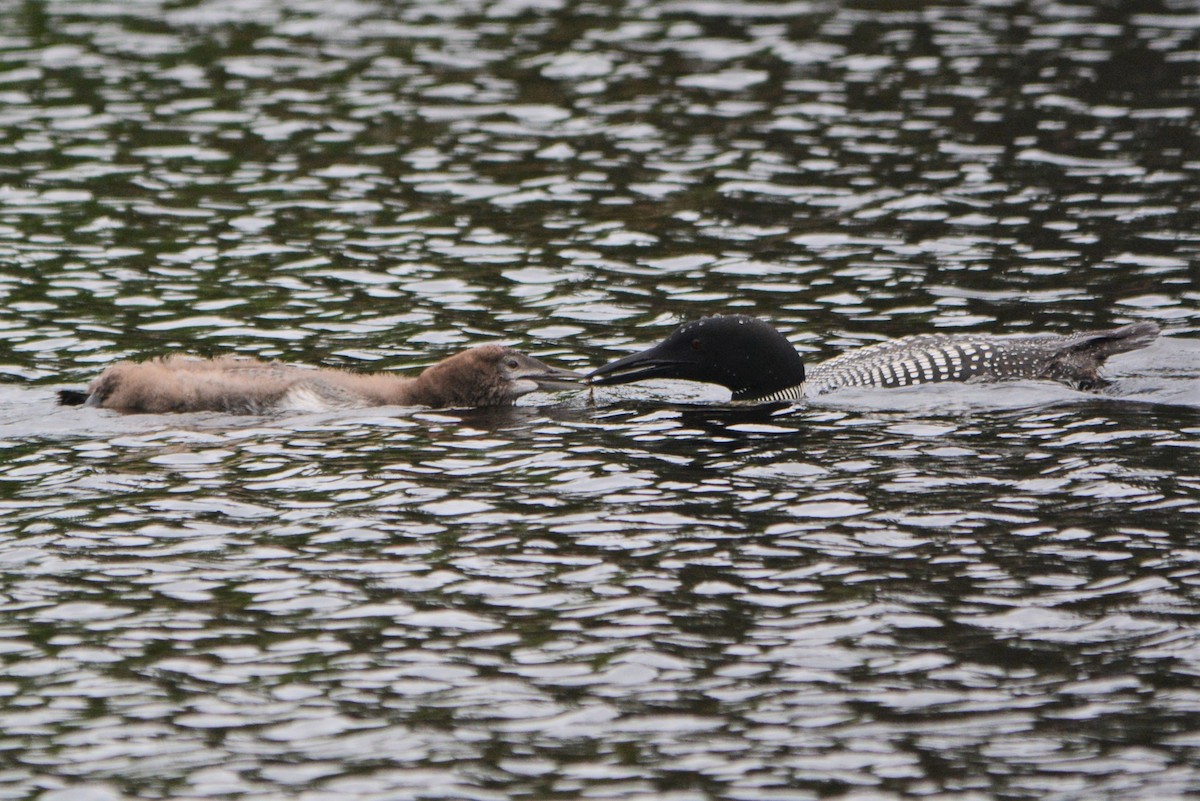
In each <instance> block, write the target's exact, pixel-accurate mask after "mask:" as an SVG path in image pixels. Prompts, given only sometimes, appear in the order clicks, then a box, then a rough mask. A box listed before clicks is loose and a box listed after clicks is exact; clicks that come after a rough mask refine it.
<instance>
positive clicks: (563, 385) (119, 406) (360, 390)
mask: <svg viewBox="0 0 1200 801" xmlns="http://www.w3.org/2000/svg"><path fill="white" fill-rule="evenodd" d="M582 381H583V376H581V375H580V374H578V373H575V372H572V371H570V370H560V369H559V368H557V367H551V366H549V365H547V364H543V363H542V362H540V361H538V360H537V359H534V358H533V357H531V356H526V355H525V354H523V353H519V352H517V351H515V350H513V349H511V348H503V347H500V346H498V345H483V346H480V347H476V348H471V349H469V350H465V351H462V352H461V353H457V354H455V355H453V356H451V357H449V358H447V359H443V360H442V361H440V362H438V363H437V364H435V365H433V366H432V367H429V368H428V369H426V370H425V371H424V372H422V373H421V374H420V375H418V376H416V377H415V378H413V377H403V376H397V375H390V374H386V373H373V374H367V373H350V372H346V371H344V370H334V369H310V368H307V367H297V366H294V365H288V364H281V363H280V362H263V361H259V360H257V359H247V358H237V357H233V356H224V357H221V358H217V359H197V358H193V357H188V356H169V357H167V358H163V359H153V360H151V361H148V362H141V363H137V362H118V363H116V364H114V365H112V366H111V367H109V368H108V369H106V370H105V371H104V372H103V373H101V374H100V376H99V377H98V378H96V379H95V380H94V381H92V383H91V384H90V385H89V386H88V388H87V391H86V392H81V391H79V390H69V389H68V390H61V391H60V392H59V402H60V403H62V404H65V405H68V406H78V405H81V404H86V405H88V406H100V407H102V408H105V409H114V410H116V411H119V412H126V413H138V412H142V413H151V414H161V413H164V412H203V411H214V412H227V413H229V414H268V413H272V412H283V411H324V410H329V409H349V408H359V407H366V406H432V407H435V408H448V407H464V406H507V405H509V404H511V403H512V402H513V401H515V400H516V399H517V398H519V397H520V396H522V395H527V394H529V393H530V392H533V391H535V390H539V389H548V390H553V389H568V388H572V387H577V386H579V384H580V383H581V382H582Z"/></svg>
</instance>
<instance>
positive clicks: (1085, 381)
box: [588, 314, 1158, 401]
mask: <svg viewBox="0 0 1200 801" xmlns="http://www.w3.org/2000/svg"><path fill="white" fill-rule="evenodd" d="M1157 336H1158V326H1157V325H1155V324H1154V323H1149V322H1143V323H1133V324H1132V325H1126V326H1122V327H1120V328H1112V329H1108V330H1105V331H1088V332H1084V333H1079V334H1067V335H1059V334H1009V335H1005V336H987V335H982V334H917V335H914V336H907V337H901V338H900V339H893V340H889V341H887V342H881V343H879V344H877V345H870V346H868V347H865V348H858V349H856V350H852V351H847V352H846V353H843V354H841V355H840V356H837V357H835V358H832V359H830V360H828V361H825V362H822V363H820V364H818V365H816V366H814V367H813V368H812V369H811V370H810V371H808V373H807V376H806V374H805V369H804V362H803V361H802V360H801V358H800V354H799V353H797V352H796V349H795V348H794V347H792V344H791V343H790V342H788V341H787V339H785V338H784V336H783V335H782V334H780V333H779V332H778V331H776V330H775V329H774V328H772V327H771V326H770V325H768V324H766V323H764V322H763V321H762V320H758V319H755V318H753V317H747V316H745V315H742V314H733V315H716V316H714V317H705V318H702V319H700V320H694V321H692V322H690V323H685V324H684V325H682V326H680V327H679V328H678V329H676V330H675V332H674V333H672V334H671V335H670V336H668V337H667V338H666V339H664V340H663V341H662V342H660V343H659V344H657V345H655V346H654V347H652V348H649V349H647V350H644V351H641V352H640V353H634V354H631V355H629V356H626V357H624V358H623V359H618V360H616V361H615V362H612V363H611V364H607V365H605V366H604V367H601V368H600V369H599V370H596V371H595V372H593V373H592V374H591V376H589V377H588V381H589V382H590V383H592V384H628V383H630V382H632V381H640V380H642V379H644V378H683V379H688V380H691V381H702V382H705V383H709V384H720V385H722V386H724V387H728V388H729V389H730V390H732V391H733V400H735V401H747V400H752V401H785V400H799V399H800V398H803V397H806V396H813V395H821V394H823V393H826V392H831V391H833V390H837V389H842V388H844V387H906V386H911V385H913V384H927V383H932V382H936V381H970V382H982V381H1003V380H1006V379H1020V378H1042V379H1050V380H1054V381H1060V382H1062V383H1064V384H1067V385H1069V386H1072V387H1075V388H1077V389H1098V388H1100V387H1103V386H1105V385H1106V383H1107V382H1106V381H1105V380H1104V379H1103V378H1101V377H1100V373H1099V370H1100V367H1101V365H1103V364H1104V362H1105V360H1106V359H1107V358H1108V357H1109V356H1112V355H1113V354H1114V353H1124V352H1125V351H1130V350H1137V349H1138V348H1144V347H1146V346H1147V345H1149V344H1150V343H1151V342H1153V341H1154V339H1155V337H1157ZM806 378H807V380H806Z"/></svg>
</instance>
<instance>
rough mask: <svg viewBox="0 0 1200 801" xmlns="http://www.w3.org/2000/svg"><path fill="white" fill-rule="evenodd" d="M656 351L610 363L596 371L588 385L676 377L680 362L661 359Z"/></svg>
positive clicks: (644, 351) (652, 350)
mask: <svg viewBox="0 0 1200 801" xmlns="http://www.w3.org/2000/svg"><path fill="white" fill-rule="evenodd" d="M656 350H657V348H650V349H649V350H643V351H641V352H639V353H631V354H629V355H628V356H625V357H624V358H621V359H617V360H616V361H615V362H610V363H609V364H606V365H604V366H603V367H601V368H599V369H597V370H594V371H593V372H592V374H591V375H590V376H588V383H589V384H599V385H605V384H629V383H632V382H634V381H641V380H643V379H646V378H673V377H675V375H676V373H677V371H678V369H679V362H678V361H677V360H675V359H664V358H661V357H659V356H658V355H657V354H656V353H655V351H656Z"/></svg>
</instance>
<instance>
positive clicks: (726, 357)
mask: <svg viewBox="0 0 1200 801" xmlns="http://www.w3.org/2000/svg"><path fill="white" fill-rule="evenodd" d="M645 378H681V379H686V380H689V381H702V382H704V383H707V384H719V385H721V386H723V387H727V388H728V389H730V390H732V392H733V399H734V400H751V399H761V398H769V397H771V396H773V395H776V394H778V393H783V392H785V391H787V390H789V389H793V388H795V387H800V386H803V384H804V362H803V361H802V360H801V358H800V354H799V353H797V352H796V349H795V348H794V347H792V343H790V342H788V341H787V339H786V338H784V336H783V334H781V333H779V332H778V331H776V330H775V329H774V328H772V327H771V326H770V325H768V324H766V323H764V322H763V321H762V320H758V319H755V318H754V317H748V316H746V315H744V314H726V315H715V316H713V317H704V318H702V319H699V320H694V321H692V322H690V323H684V324H683V325H681V326H680V327H679V328H677V329H676V330H675V332H674V333H672V334H671V335H670V336H668V337H667V338H666V339H664V340H663V341H662V342H660V343H658V344H657V345H655V346H654V347H652V348H648V349H647V350H644V351H641V352H640V353H634V354H631V355H629V356H626V357H624V358H623V359H618V360H617V361H615V362H612V363H611V364H606V365H604V366H603V367H601V368H600V369H599V370H596V371H595V372H593V373H592V374H591V376H589V379H588V380H589V381H590V382H591V383H593V384H628V383H630V382H632V381H641V380H642V379H645Z"/></svg>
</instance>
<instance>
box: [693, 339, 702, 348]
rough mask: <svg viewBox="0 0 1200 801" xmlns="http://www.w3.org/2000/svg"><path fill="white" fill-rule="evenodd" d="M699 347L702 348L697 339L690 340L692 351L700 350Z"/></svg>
mask: <svg viewBox="0 0 1200 801" xmlns="http://www.w3.org/2000/svg"><path fill="white" fill-rule="evenodd" d="M701 347H702V346H701V344H700V340H698V339H693V340H692V350H700V348H701Z"/></svg>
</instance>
